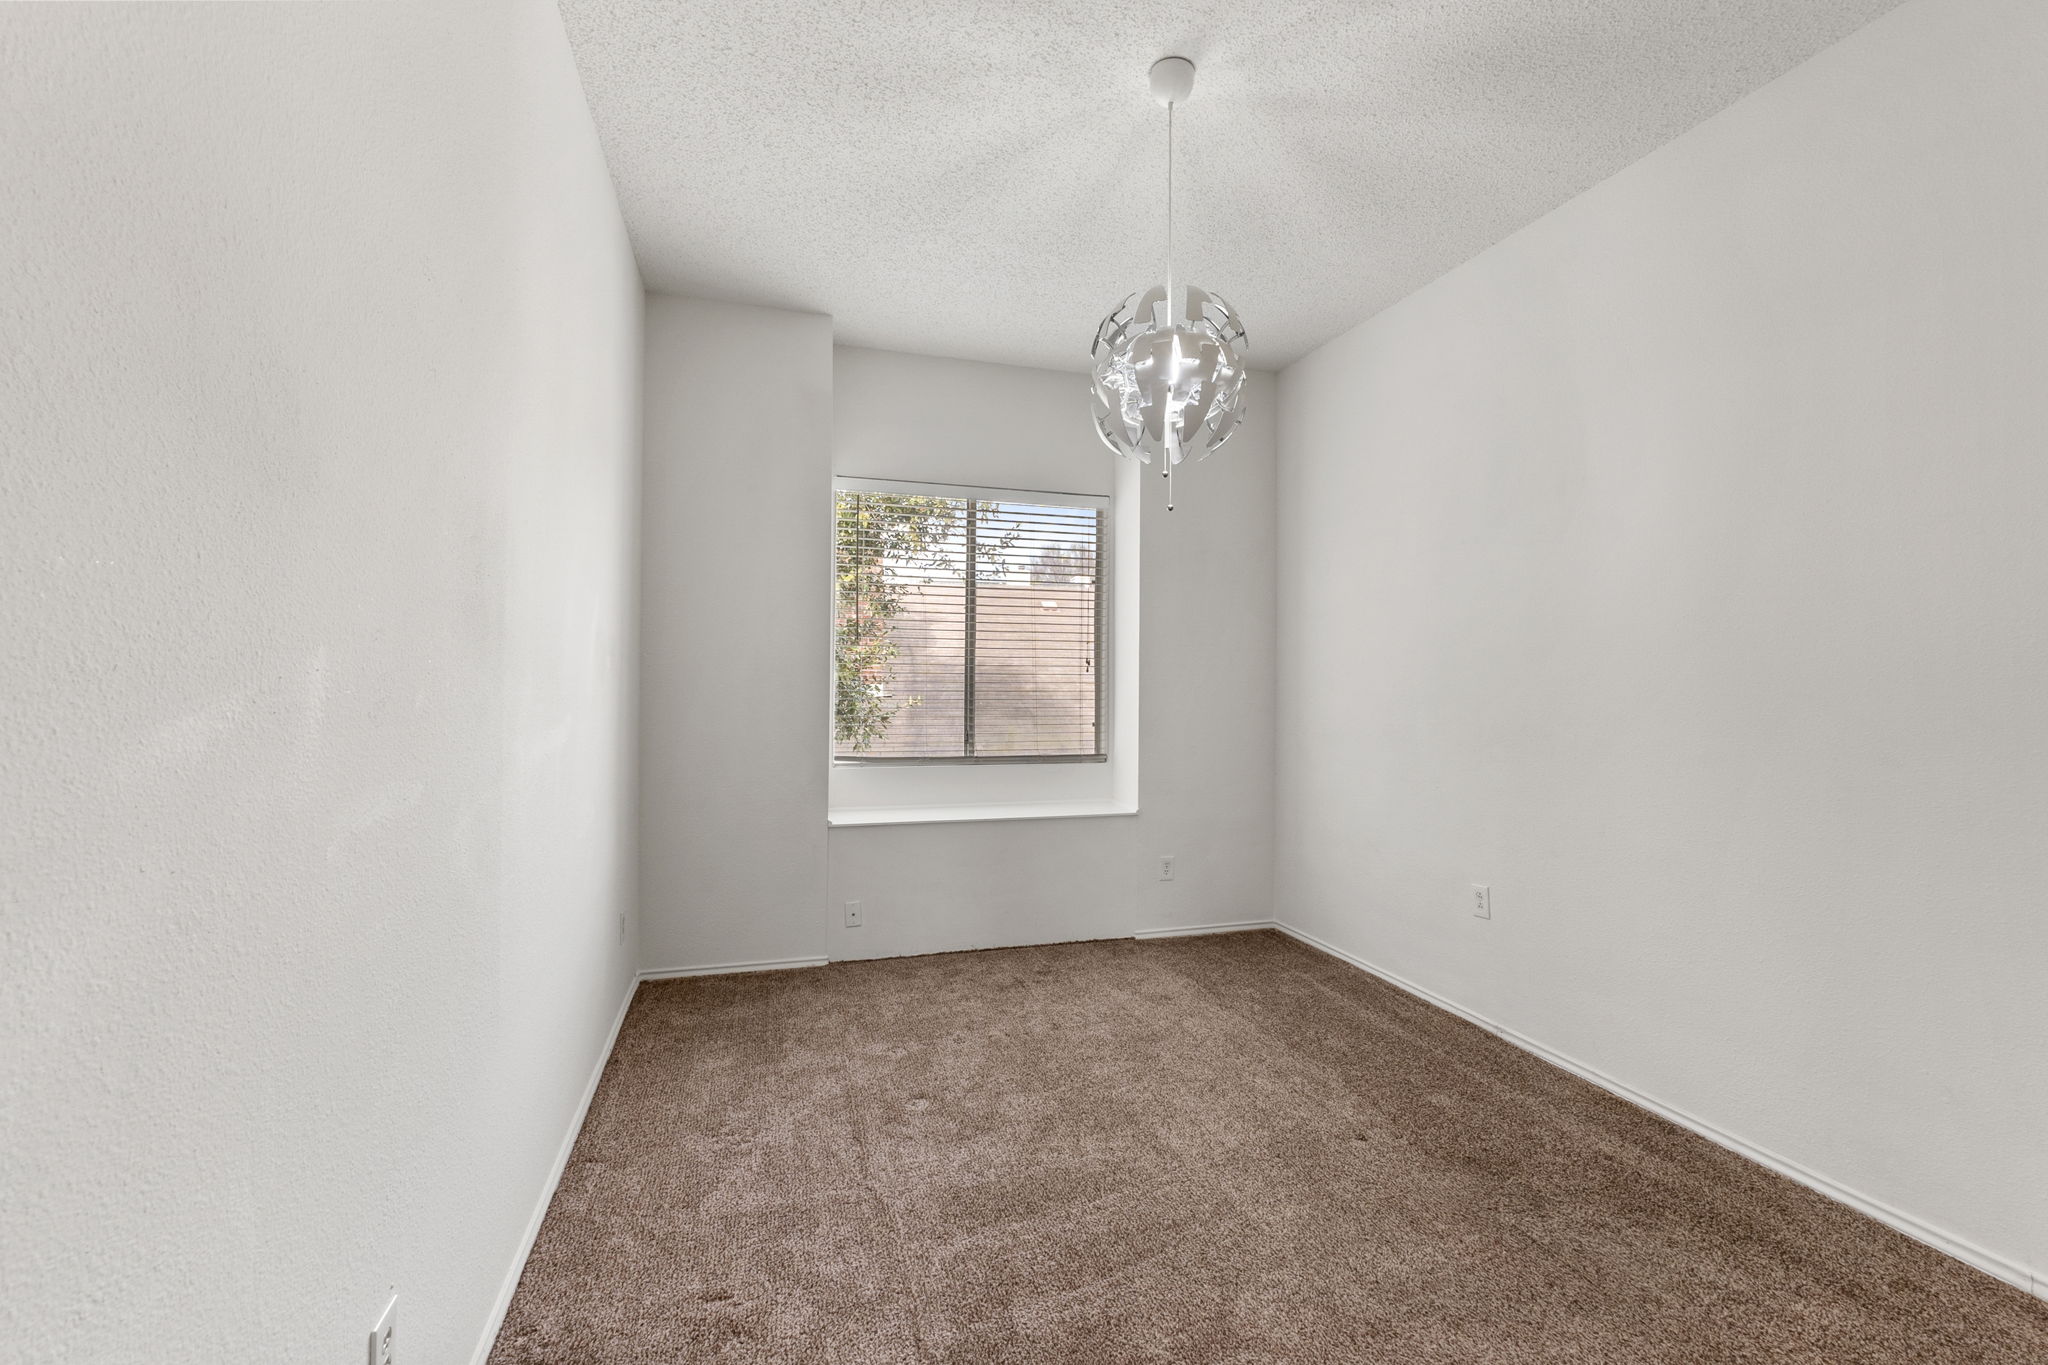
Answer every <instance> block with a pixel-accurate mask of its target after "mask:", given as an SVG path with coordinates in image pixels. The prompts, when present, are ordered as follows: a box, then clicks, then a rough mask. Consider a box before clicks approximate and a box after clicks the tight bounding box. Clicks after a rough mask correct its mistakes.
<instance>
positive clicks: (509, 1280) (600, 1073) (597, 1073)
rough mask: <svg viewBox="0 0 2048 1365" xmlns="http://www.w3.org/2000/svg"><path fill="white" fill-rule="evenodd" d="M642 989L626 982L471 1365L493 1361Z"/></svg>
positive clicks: (635, 984) (635, 980)
mask: <svg viewBox="0 0 2048 1365" xmlns="http://www.w3.org/2000/svg"><path fill="white" fill-rule="evenodd" d="M639 989H640V982H639V980H638V979H637V978H636V979H634V980H632V981H629V982H627V983H626V998H625V999H624V1000H621V1001H620V1002H619V1013H618V1015H617V1017H616V1018H614V1019H613V1020H612V1027H611V1032H609V1033H607V1034H606V1035H605V1037H604V1046H603V1047H602V1048H600V1049H598V1053H597V1065H596V1066H593V1067H592V1068H591V1069H590V1079H589V1081H587V1082H586V1083H585V1084H584V1086H583V1098H581V1099H579V1100H578V1101H576V1111H575V1112H574V1113H572V1114H570V1115H569V1131H568V1132H567V1133H565V1134H564V1135H563V1136H562V1146H561V1150H560V1151H558V1152H556V1153H555V1164H554V1165H553V1166H552V1167H551V1168H550V1169H549V1171H548V1178H547V1179H546V1180H545V1181H544V1182H542V1184H541V1189H540V1202H539V1203H538V1204H536V1205H535V1206H534V1209H533V1217H531V1218H529V1219H527V1220H526V1232H525V1234H524V1235H522V1236H521V1237H520V1239H519V1251H518V1254H516V1255H515V1256H513V1258H512V1268H511V1269H510V1270H508V1271H507V1272H505V1283H504V1284H503V1285H501V1286H499V1289H498V1301H497V1302H496V1303H494V1304H493V1305H491V1315H490V1317H488V1318H486V1319H485V1320H484V1335H483V1340H482V1341H479V1342H478V1343H477V1347H476V1354H475V1355H474V1356H473V1357H471V1365H484V1362H485V1361H487V1360H488V1359H489V1358H490V1354H491V1347H493V1346H495V1345H497V1344H498V1329H499V1328H501V1327H503V1326H504V1325H505V1314H506V1312H507V1311H508V1310H509V1309H510V1308H511V1307H512V1296H513V1294H515V1293H517V1292H518V1289H519V1277H520V1276H521V1275H523V1274H525V1273H526V1258H527V1257H528V1256H531V1255H532V1254H533V1244H534V1243H535V1242H536V1241H538V1240H539V1238H540V1226H541V1224H542V1223H544V1222H546V1221H547V1216H548V1205H550V1204H552V1203H554V1202H555V1188H556V1186H558V1185H560V1184H561V1183H562V1172H564V1171H566V1170H568V1169H569V1153H571V1152H573V1151H575V1150H576V1139H577V1138H578V1137H579V1136H580V1135H581V1134H582V1132H583V1120H584V1119H585V1118H586V1117H587V1116H588V1115H589V1113H590V1102H591V1101H592V1100H593V1099H595V1098H597V1083H598V1081H599V1080H601V1079H603V1077H604V1068H605V1064H606V1063H607V1062H609V1061H611V1059H612V1048H613V1047H614V1046H615V1045H616V1044H617V1043H618V1041H619V1030H620V1029H621V1028H622V1027H624V1026H625V1023H626V1011H627V1010H629V1009H631V1008H632V1007H633V993H634V992H635V991H637V990H639Z"/></svg>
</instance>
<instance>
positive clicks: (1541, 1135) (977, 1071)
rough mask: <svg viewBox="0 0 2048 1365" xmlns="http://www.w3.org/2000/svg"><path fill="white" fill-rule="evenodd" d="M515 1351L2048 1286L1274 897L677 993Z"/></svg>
mask: <svg viewBox="0 0 2048 1365" xmlns="http://www.w3.org/2000/svg"><path fill="white" fill-rule="evenodd" d="M491 1361H492V1365H614V1363H615V1362H634V1365H651V1363H652V1362H661V1365H683V1363H684V1362H693V1361H719V1362H742V1361H744V1362H756V1361H763V1362H765V1361H774V1362H808V1361H817V1362H833V1363H834V1365H882V1363H883V1362H888V1363H890V1365H894V1363H895V1362H905V1363H906V1365H907V1363H908V1362H927V1361H948V1362H1020V1363H1021V1362H1074V1363H1075V1365H1080V1363H1081V1362H1087V1363H1088V1365H1111V1363H1113V1362H1125V1361H1161V1362H1166V1361H1171V1362H1202V1363H1203V1365H1209V1363H1211V1362H1224V1361H1229V1362H1240V1363H1242V1365H1251V1363H1252V1362H1259V1363H1260V1365H1266V1363H1267V1362H1287V1361H1304V1362H1306V1361H1316V1362H1354V1361H1355V1362H1367V1361H1370V1362H1381V1361H1384V1362H1400V1363H1401V1365H1418V1363H1420V1362H1460V1365H1464V1363H1466V1362H1519V1361H1574V1362H1592V1361H1613V1362H1628V1363H1629V1365H1640V1363H1641V1362H1652V1361H1672V1362H1678V1361H1683V1362H1702V1361H1827V1362H1831V1363H1839V1362H1852V1361H1887V1362H1892V1361H1898V1362H1906V1361H1910V1362H1945V1361H2014V1362H2020V1361H2025V1362H2042V1361H2048V1304H2042V1303H2040V1302H2038V1301H2036V1300H2034V1299H2031V1298H2029V1297H2027V1296H2026V1295H2024V1294H2022V1293H2020V1292H2018V1291H2017V1290H2014V1289H2011V1288H2008V1287H2007V1286H2005V1285H2002V1284H2000V1283H1998V1282H1997V1281H1995V1280H1992V1279H1990V1278H1988V1277H1986V1276H1984V1275H1981V1274H1979V1273H1978V1272H1976V1271H1974V1270H1971V1269H1969V1268H1967V1267H1965V1266H1963V1265H1960V1264H1958V1263H1957V1262H1954V1261H1951V1260H1949V1259H1948V1258H1946V1257H1944V1256H1942V1255H1940V1254H1938V1253H1936V1252H1934V1251H1931V1250H1929V1249H1928V1248H1926V1247H1923V1246H1921V1245H1919V1244H1918V1243H1915V1242H1912V1241H1910V1240H1908V1239H1907V1238H1904V1237H1901V1236H1899V1235H1897V1234H1896V1233H1893V1232H1891V1231H1890V1230H1889V1229H1887V1228H1884V1227H1882V1226H1880V1225H1879V1224H1877V1223H1874V1222H1871V1221H1869V1220H1868V1219H1865V1218H1863V1217H1861V1216H1860V1215H1858V1214H1855V1213H1852V1212H1850V1211H1849V1210H1847V1209H1844V1208H1842V1207H1840V1206H1839V1205H1836V1204H1833V1203H1831V1202H1829V1201H1828V1200H1826V1199H1823V1198H1821V1197H1820V1196H1818V1195H1815V1194H1813V1193H1811V1192H1809V1191H1807V1190H1805V1189H1803V1188H1801V1187H1799V1186H1797V1185H1794V1184H1792V1183H1791V1182H1789V1181H1786V1180H1782V1179H1780V1178H1778V1177H1777V1176H1774V1175H1772V1174H1770V1173H1769V1172H1767V1171H1765V1170H1763V1169H1762V1168H1760V1167H1757V1166H1754V1165H1751V1164H1749V1163H1748V1162H1745V1161H1743V1160H1742V1159H1740V1158H1739V1157H1736V1156H1733V1155H1731V1154H1729V1153H1727V1152H1725V1151H1722V1150H1721V1149H1720V1148H1717V1147H1715V1146H1713V1145H1712V1144H1710V1143H1708V1142H1706V1141H1704V1140H1702V1139H1700V1138H1697V1137H1694V1136H1692V1135H1691V1134H1689V1133H1686V1132H1683V1131H1681V1130H1680V1129H1677V1128H1674V1127H1672V1126H1671V1125H1669V1124H1667V1123H1665V1122H1663V1121H1662V1120H1660V1119H1657V1118H1654V1117H1652V1116H1650V1115H1648V1114H1646V1113H1644V1112H1642V1111H1641V1110H1638V1109H1635V1108H1633V1107H1631V1106H1629V1105H1627V1104H1624V1103H1623V1102H1621V1101H1620V1100H1617V1099H1614V1098H1613V1097H1611V1096H1609V1095H1607V1094H1605V1093H1604V1092H1602V1091H1600V1090H1598V1089H1596V1088H1594V1087H1593V1086H1591V1085H1587V1084H1586V1083H1584V1082H1582V1081H1579V1080H1577V1079H1576V1078H1574V1077H1572V1076H1569V1075H1567V1074H1565V1073H1564V1072H1561V1071H1558V1070H1556V1069H1554V1068H1552V1067H1550V1066H1547V1065H1545V1064H1544V1063H1542V1062H1540V1061H1537V1060H1536V1059H1534V1058H1532V1057H1529V1056H1527V1055H1526V1054H1524V1053H1522V1052H1519V1051H1517V1050H1516V1049H1515V1048H1513V1047H1510V1046H1509V1045H1508V1044H1506V1043H1503V1042H1501V1041H1500V1040H1498V1039H1496V1038H1493V1037H1491V1036H1490V1035H1488V1034H1486V1033H1484V1032H1482V1031H1481V1030H1479V1029H1476V1028H1473V1027H1472V1026H1470V1025H1468V1024H1466V1023H1464V1022H1462V1021H1461V1020H1458V1019H1456V1018H1454V1017H1452V1016H1450V1015H1447V1014H1445V1013H1443V1012H1441V1011H1439V1010H1436V1009H1434V1008H1432V1007H1431V1006H1429V1005H1426V1004H1423V1003H1422V1002H1420V1001H1418V1000H1415V999H1413V998H1411V997H1409V996H1407V995H1404V994H1402V993H1401V992H1399V991H1396V990H1394V989H1393V988H1391V987H1389V986H1386V985H1384V984H1382V983H1380V982H1378V981H1376V980H1375V979H1374V978H1372V977H1370V976H1367V975H1366V974H1365V973H1363V972H1359V971H1357V970H1355V969H1353V968H1351V967H1349V966H1346V965H1345V964H1343V963H1341V962H1338V961H1335V960H1333V959H1331V958H1327V957H1324V956H1322V955H1321V954H1318V953H1315V952H1312V951H1310V950H1308V949H1306V948H1304V947H1301V946H1300V945H1299V944H1296V943H1294V942H1292V941H1291V940H1288V939H1284V938H1281V937H1280V936H1278V935H1275V934H1271V933H1261V934H1237V935H1229V936H1224V937H1216V938H1196V939H1179V940H1170V941H1163V942H1151V943H1137V942H1130V941H1112V942H1102V943H1077V944H1066V945H1061V946H1057V947H1048V948H1014V949H1006V950H1000V951H993V952H981V953H956V954H950V955H947V956H942V957H923V958H898V959H894V960H890V961H883V962H859V963H843V964H837V965H834V966H831V967H825V968H820V969H817V970H813V971H799V972H777V973H768V974H761V975H751V976H727V977H708V978H699V979H695V980H681V981H669V982H661V983H656V984H651V985H648V986H644V987H642V988H641V991H640V994H639V996H638V998H637V999H636V1000H635V1001H634V1003H633V1008H632V1011H631V1014H630V1015H629V1017H628V1018H627V1020H626V1025H625V1028H624V1030H623V1032H622V1033H621V1035H620V1038H619V1042H618V1048H617V1051H616V1053H615V1055H614V1056H613V1059H612V1062H611V1065H610V1067H609V1068H608V1069H607V1070H606V1072H605V1075H604V1079H603V1082H602V1084H601V1086H600V1087H599V1090H598V1093H597V1098H596V1100H595V1102H594V1104H593V1105H592V1108H591V1111H590V1117H589V1120H588V1122H587V1123H586V1125H585V1127H584V1130H583V1134H582V1137H581V1138H580V1139H579V1141H578V1142H577V1145H576V1149H575V1154H574V1156H573V1158H572V1159H571V1161H570V1164H569V1169H568V1172H567V1174H566V1175H565V1176H564V1177H563V1180H562V1185H561V1190H560V1192H559V1193H558V1194H557V1195H556V1197H555V1201H554V1205H553V1207H552V1208H551V1209H550V1210H549V1213H548V1217H547V1222H546V1226H545V1227H544V1228H543V1229H542V1232H541V1235H540V1240H539V1243H538V1245H536V1246H535V1247H534V1250H533V1256H532V1259H531V1260H530V1261H529V1263H528V1265H527V1268H526V1274H525V1278H524V1279H523V1280H522V1281H521V1282H520V1286H519V1292H518V1295H517V1297H516V1298H515V1299H514V1301H513V1303H512V1308H511V1312H510V1315H509V1316H508V1317H507V1318H506V1321H505V1326H504V1330H503V1332H502V1333H501V1334H500V1336H499V1338H498V1343H497V1348H496V1350H495V1351H494V1353H493V1354H492V1356H491Z"/></svg>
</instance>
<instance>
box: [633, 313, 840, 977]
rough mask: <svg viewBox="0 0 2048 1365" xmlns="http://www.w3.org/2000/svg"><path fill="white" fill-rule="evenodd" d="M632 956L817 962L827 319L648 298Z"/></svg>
mask: <svg viewBox="0 0 2048 1365" xmlns="http://www.w3.org/2000/svg"><path fill="white" fill-rule="evenodd" d="M646 374H647V382H646V388H647V397H646V432H647V439H646V470H645V476H644V477H645V491H644V512H643V529H642V535H643V538H644V549H643V554H642V559H641V573H642V586H641V597H642V602H641V640H642V645H641V648H642V658H643V668H644V672H643V675H642V684H641V685H642V691H641V711H640V717H641V735H642V759H641V785H640V799H641V808H640V848H641V859H640V881H641V898H642V899H641V903H642V907H643V914H644V923H643V937H642V946H641V960H642V964H643V965H644V966H646V967H648V968H651V969H654V970H672V969H678V968H690V967H704V966H713V965H720V964H729V963H756V962H779V961H787V960H791V959H802V958H820V957H822V956H823V954H824V946H823V935H824V923H825V754H826V743H827V734H828V726H829V723H830V715H829V712H828V709H827V708H828V703H829V698H828V695H827V693H826V678H827V671H826V670H827V669H828V667H829V666H830V657H831V655H830V650H831V623H832V617H831V602H830V595H831V575H832V559H831V536H832V523H831V487H832V483H831V472H830V471H831V466H830V458H831V457H830V450H831V424H832V320H831V319H830V318H828V317H825V316H823V315H821V314H816V313H790V312H783V311H781V310H778V309H773V308H754V307H749V306H747V305H744V304H727V303H706V302H702V301H700V300H696V299H682V298H675V297H673V296H669V295H661V294H654V295H650V296H649V297H648V300H647V360H646Z"/></svg>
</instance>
